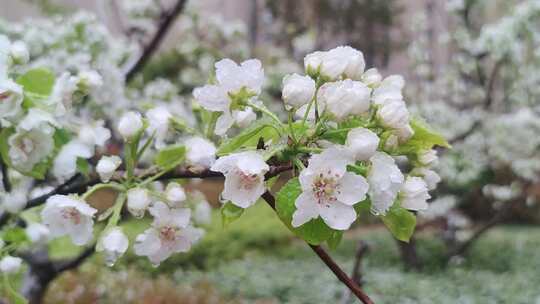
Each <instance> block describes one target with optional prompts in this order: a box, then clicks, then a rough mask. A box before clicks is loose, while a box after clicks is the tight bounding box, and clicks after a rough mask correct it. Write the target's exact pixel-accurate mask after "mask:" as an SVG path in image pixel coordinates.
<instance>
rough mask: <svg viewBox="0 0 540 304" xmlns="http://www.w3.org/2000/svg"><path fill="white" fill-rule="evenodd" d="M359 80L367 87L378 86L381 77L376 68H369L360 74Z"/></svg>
mask: <svg viewBox="0 0 540 304" xmlns="http://www.w3.org/2000/svg"><path fill="white" fill-rule="evenodd" d="M360 80H361V81H362V82H363V83H365V84H366V85H367V86H370V87H373V86H378V85H379V84H380V82H381V80H382V76H381V74H380V73H379V71H378V70H377V69H376V68H371V69H369V70H367V71H365V72H364V74H362V77H360Z"/></svg>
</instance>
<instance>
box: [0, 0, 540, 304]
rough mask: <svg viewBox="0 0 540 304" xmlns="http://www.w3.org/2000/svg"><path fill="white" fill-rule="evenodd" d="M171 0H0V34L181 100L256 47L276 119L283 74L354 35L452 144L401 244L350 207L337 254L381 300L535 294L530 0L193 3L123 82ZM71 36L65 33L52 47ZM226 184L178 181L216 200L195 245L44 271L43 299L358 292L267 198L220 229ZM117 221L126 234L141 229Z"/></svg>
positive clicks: (59, 245)
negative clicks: (156, 256)
mask: <svg viewBox="0 0 540 304" xmlns="http://www.w3.org/2000/svg"><path fill="white" fill-rule="evenodd" d="M176 4H177V1H175V0H96V1H84V0H1V1H0V34H5V35H7V36H9V37H10V38H12V39H20V40H23V41H25V42H26V43H27V44H28V45H29V49H30V54H31V61H32V62H33V63H35V64H36V65H43V64H46V65H51V67H52V68H53V69H57V70H61V68H63V69H68V70H69V69H78V68H80V65H90V66H92V67H93V68H96V69H97V70H99V71H100V72H101V73H102V74H103V75H104V77H105V80H106V81H105V87H104V89H103V92H100V95H99V96H97V95H96V98H103V99H107V100H108V102H110V103H113V104H114V103H116V104H117V106H121V105H125V104H126V102H130V101H134V100H135V102H140V103H141V104H144V102H156V100H159V101H160V102H168V103H178V108H179V109H181V108H182V104H183V103H186V102H187V101H189V100H190V98H191V91H192V90H193V88H194V87H196V86H200V85H202V84H204V83H205V82H206V81H207V79H208V78H209V75H210V74H211V72H212V70H213V63H214V62H216V61H217V60H219V59H221V58H225V57H229V58H232V59H235V60H244V59H247V58H252V57H256V58H259V59H261V60H262V61H263V65H264V69H265V74H266V77H267V80H266V84H265V88H266V89H265V91H264V99H265V102H267V105H268V106H269V107H271V108H272V109H274V110H276V111H277V112H279V111H280V109H281V108H282V103H281V102H280V95H281V79H282V77H283V76H284V75H285V74H288V73H292V72H301V71H302V70H303V62H302V60H303V57H304V56H305V55H306V54H307V53H310V52H313V51H315V50H327V49H330V48H333V47H335V46H338V45H351V46H353V47H355V48H357V49H359V50H361V51H362V52H363V54H364V57H365V60H366V65H367V67H377V68H378V69H379V70H380V72H381V73H382V74H383V75H385V76H387V75H390V74H401V75H403V76H404V77H405V79H406V85H405V91H406V101H407V103H408V104H409V105H410V107H411V108H412V109H413V112H414V113H416V114H418V115H422V116H424V117H428V118H430V120H429V122H430V123H431V124H432V125H434V126H435V127H436V128H437V129H438V130H439V131H441V132H442V133H443V134H444V135H445V136H446V137H447V139H448V140H449V141H450V142H451V144H452V146H453V148H452V149H451V150H445V151H439V158H440V159H439V164H438V172H439V174H440V175H441V178H442V181H441V183H440V185H439V188H438V189H437V190H436V192H435V193H433V195H432V200H431V205H430V209H429V210H428V211H427V212H423V213H420V214H418V224H417V230H416V233H415V236H414V238H413V239H412V240H411V242H410V243H408V244H407V243H403V242H399V241H395V240H394V239H393V238H392V236H391V235H390V234H389V233H388V232H387V231H386V230H385V229H384V227H382V226H381V224H380V223H378V222H372V221H371V220H369V219H368V218H367V217H364V216H361V218H360V220H359V221H357V223H356V226H355V228H354V229H352V230H351V231H349V232H348V233H347V234H346V235H345V238H344V240H343V242H342V243H341V245H340V246H339V247H338V248H337V249H336V250H334V251H332V252H331V254H332V255H333V256H335V258H336V260H337V261H338V262H339V263H340V265H343V268H344V269H345V270H346V271H347V272H349V273H350V274H351V276H353V277H354V278H355V279H356V280H357V281H358V282H359V283H360V284H362V285H363V287H364V288H365V290H366V293H367V294H368V295H370V296H371V297H372V298H373V299H374V301H375V303H540V289H539V288H538V286H540V270H539V269H540V250H538V248H540V229H539V227H538V223H539V221H540V206H539V204H538V200H539V196H540V184H539V181H540V136H539V135H540V108H539V104H540V0H521V1H520V0H447V1H443V0H415V1H406V0H313V1H310V0H274V1H270V0H266V1H265V0H235V1H230V0H229V1H225V0H221V1H219V0H197V1H195V0H191V1H188V2H187V4H186V6H185V7H182V9H181V10H180V11H179V12H177V13H178V15H177V16H176V17H175V18H174V23H173V24H172V25H171V28H170V31H168V32H167V33H166V35H165V38H164V41H163V43H162V44H161V45H160V46H159V48H158V50H157V52H156V53H155V54H154V55H153V56H152V57H151V58H150V59H149V61H148V62H146V64H145V65H144V67H142V68H141V73H139V74H138V75H136V76H134V77H133V79H130V81H129V85H128V88H127V89H126V91H123V89H122V90H119V89H118V87H119V86H120V87H122V86H123V84H124V79H123V77H121V73H122V71H123V69H124V67H125V66H133V65H134V64H136V61H137V59H138V58H140V57H139V54H141V53H143V52H144V50H145V48H147V47H148V45H149V43H150V41H152V38H153V37H155V34H156V32H159V31H160V28H161V26H162V21H163V20H164V19H165V18H166V17H167V14H168V13H170V12H171V11H172V10H173V9H174V7H175V5H176ZM66 39H68V41H71V40H73V41H75V42H73V44H70V43H68V44H65V43H59V41H65V40H66ZM69 39H71V40H69ZM118 75H120V76H118ZM135 91H137V92H138V93H134V92H135ZM141 92H142V93H141ZM179 112H182V111H181V110H179ZM186 120H189V117H186ZM114 148H115V147H114V146H112V147H110V149H114ZM220 184H221V183H220V182H219V181H215V182H212V181H210V182H204V183H202V182H199V183H194V184H191V185H189V188H190V189H191V190H192V191H202V193H204V195H205V197H206V199H207V200H208V202H209V203H210V205H211V206H212V207H213V208H212V210H210V211H208V212H206V213H205V214H202V215H201V216H202V217H204V218H205V221H206V224H205V225H206V229H207V231H206V235H205V237H204V238H203V240H202V241H201V242H200V243H199V244H198V245H197V246H196V247H195V248H194V249H193V250H191V251H190V252H189V253H187V254H177V255H175V256H173V257H171V258H170V259H168V260H167V261H166V262H165V263H163V264H162V265H161V266H160V267H158V268H154V267H152V266H151V265H150V264H149V263H148V262H147V261H146V260H145V259H143V258H139V257H136V256H135V255H133V254H128V255H127V257H125V258H124V259H121V260H120V262H119V263H118V265H115V266H114V267H112V268H107V267H105V266H103V258H102V257H100V256H97V255H96V256H94V257H92V258H90V259H88V260H86V261H85V262H84V264H83V265H82V266H81V267H79V268H78V269H76V270H72V271H69V272H65V273H62V274H61V275H60V276H59V277H57V278H55V279H54V280H53V281H52V282H51V284H50V285H49V286H48V287H47V290H46V292H45V294H44V296H43V298H42V299H43V301H44V302H45V303H306V304H307V303H344V304H345V303H353V302H354V299H352V298H351V297H350V295H349V294H348V293H347V291H346V290H345V288H344V287H343V286H342V285H341V284H340V283H339V282H338V281H337V279H336V278H335V277H334V276H333V275H332V273H330V272H329V270H327V269H326V268H325V267H324V265H323V264H322V263H321V262H320V261H319V260H318V259H317V258H316V257H315V256H314V255H313V254H312V252H311V251H310V250H309V248H308V247H307V246H306V245H305V244H304V243H303V242H302V241H300V240H298V239H295V238H294V237H293V236H292V234H291V233H290V232H289V231H288V230H287V229H286V228H285V226H283V224H282V223H281V222H280V221H279V219H278V218H277V217H276V216H275V215H274V214H273V211H272V210H271V209H269V208H268V207H266V205H264V204H257V205H256V206H255V207H253V208H250V209H248V210H246V212H245V214H244V215H243V216H242V217H241V218H240V219H238V220H237V221H235V222H234V223H231V224H229V225H227V226H225V225H223V223H222V221H221V216H220V212H219V205H220V203H219V200H218V195H219V193H220V192H221V189H220V187H221V186H220ZM93 200H94V205H99V204H104V205H107V204H110V200H111V198H110V197H109V196H108V194H107V193H101V195H100V196H96V197H93ZM126 227H127V229H128V232H129V234H130V236H134V235H136V234H137V233H140V232H141V231H142V230H144V228H141V227H138V226H136V225H135V223H133V225H130V223H127V224H126ZM49 246H50V248H49V252H50V255H51V256H53V257H59V258H61V257H65V256H67V255H71V254H72V252H73V250H75V249H73V247H72V245H70V244H69V242H67V241H63V240H59V241H55V242H52V243H51V244H50V245H49Z"/></svg>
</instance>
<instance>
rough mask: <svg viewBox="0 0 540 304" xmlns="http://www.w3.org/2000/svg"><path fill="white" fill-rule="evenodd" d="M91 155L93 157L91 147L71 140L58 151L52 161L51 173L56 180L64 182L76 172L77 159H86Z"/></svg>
mask: <svg viewBox="0 0 540 304" xmlns="http://www.w3.org/2000/svg"><path fill="white" fill-rule="evenodd" d="M92 155H94V148H93V147H88V145H86V144H84V143H81V142H80V141H78V140H72V141H70V142H69V143H67V144H65V145H64V146H62V149H60V152H59V153H58V155H57V156H56V158H55V159H54V163H53V168H52V173H53V175H54V176H55V177H56V178H57V179H59V180H61V181H63V180H66V179H68V178H70V177H72V176H73V175H75V173H76V172H77V159H79V158H83V159H87V158H90V157H92Z"/></svg>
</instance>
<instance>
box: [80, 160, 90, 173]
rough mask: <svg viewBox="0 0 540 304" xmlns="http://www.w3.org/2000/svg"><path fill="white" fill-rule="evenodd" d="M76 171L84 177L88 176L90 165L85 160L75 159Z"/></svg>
mask: <svg viewBox="0 0 540 304" xmlns="http://www.w3.org/2000/svg"><path fill="white" fill-rule="evenodd" d="M77 171H78V172H80V173H82V174H83V175H84V176H88V174H89V173H90V165H89V164H88V161H87V160H86V159H85V158H82V157H77Z"/></svg>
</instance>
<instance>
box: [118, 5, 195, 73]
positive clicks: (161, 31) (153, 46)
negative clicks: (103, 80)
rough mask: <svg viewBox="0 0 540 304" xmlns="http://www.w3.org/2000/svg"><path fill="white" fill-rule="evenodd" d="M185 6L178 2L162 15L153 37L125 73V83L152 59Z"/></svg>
mask: <svg viewBox="0 0 540 304" xmlns="http://www.w3.org/2000/svg"><path fill="white" fill-rule="evenodd" d="M185 4H186V0H178V1H177V2H176V4H175V5H174V7H173V8H172V9H171V10H170V11H169V12H167V13H164V14H163V16H162V18H161V22H160V25H159V28H158V30H157V31H156V33H155V35H154V36H153V37H152V39H151V40H150V42H149V43H148V44H147V45H146V46H145V47H144V49H143V52H142V54H141V56H140V57H139V59H138V60H137V61H136V62H135V64H134V65H132V66H131V67H130V68H129V69H128V70H127V72H126V73H125V75H126V82H130V81H131V80H132V79H133V77H134V76H135V75H136V74H137V73H138V72H139V71H140V70H141V69H142V68H143V67H144V66H145V65H146V63H147V61H148V60H149V59H150V58H151V57H152V55H153V54H154V53H155V52H156V51H157V49H158V48H159V45H160V44H161V41H162V40H163V38H164V37H165V35H166V34H167V33H168V32H169V29H170V28H171V25H172V24H173V21H174V20H175V19H176V17H177V16H178V15H179V14H180V13H181V12H182V10H183V9H184V7H185Z"/></svg>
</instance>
